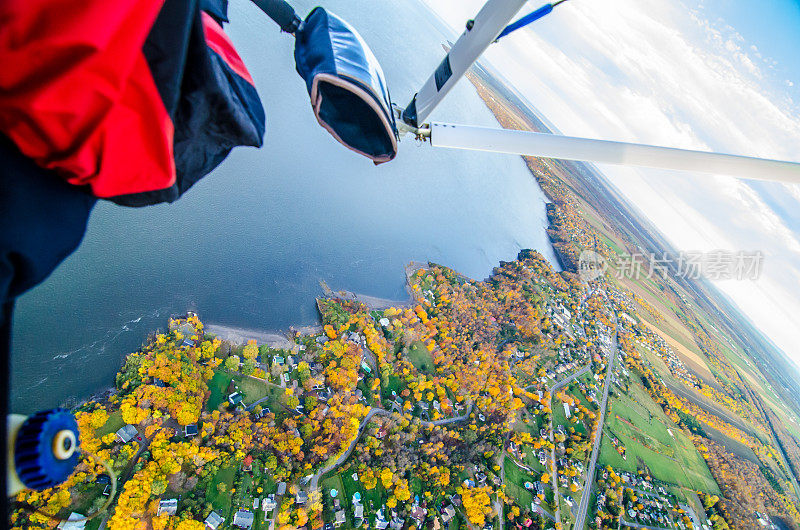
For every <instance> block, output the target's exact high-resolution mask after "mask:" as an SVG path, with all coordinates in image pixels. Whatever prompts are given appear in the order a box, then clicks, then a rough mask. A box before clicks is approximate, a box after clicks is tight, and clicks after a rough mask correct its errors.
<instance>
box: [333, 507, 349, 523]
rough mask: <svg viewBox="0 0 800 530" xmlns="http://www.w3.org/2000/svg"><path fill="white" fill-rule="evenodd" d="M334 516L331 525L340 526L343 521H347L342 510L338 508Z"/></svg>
mask: <svg viewBox="0 0 800 530" xmlns="http://www.w3.org/2000/svg"><path fill="white" fill-rule="evenodd" d="M335 517H336V518H335V519H334V521H333V526H336V527H339V526H342V525H343V524H344V523H345V521H347V518H346V517H345V515H344V510H341V509H340V510H339V511H338V512H336V515H335Z"/></svg>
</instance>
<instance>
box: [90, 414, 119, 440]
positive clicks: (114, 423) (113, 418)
mask: <svg viewBox="0 0 800 530" xmlns="http://www.w3.org/2000/svg"><path fill="white" fill-rule="evenodd" d="M123 425H125V421H123V419H122V412H121V411H119V410H117V411H115V412H112V413H111V414H109V415H108V419H107V420H106V422H105V423H104V424H103V426H102V427H100V428H99V429H97V430H96V431H95V432H94V434H95V436H97V437H98V438H102V437H103V436H105V435H106V434H111V433H112V432H117V431H118V430H120V429H121V428H122V426H123Z"/></svg>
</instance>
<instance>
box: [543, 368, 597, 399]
mask: <svg viewBox="0 0 800 530" xmlns="http://www.w3.org/2000/svg"><path fill="white" fill-rule="evenodd" d="M591 368H592V367H591V365H588V366H584V367H583V368H581V369H580V370H578V371H577V372H575V373H574V374H572V375H571V376H569V377H565V378H564V379H562V380H561V381H559V382H558V383H556V384H554V385H553V386H552V387H551V388H550V394H551V395H552V393H553V392H555V391H556V390H558V389H559V388H561V387H563V386H564V385H568V384H570V383H571V382H573V381H575V380H576V379H577V378H579V377H580V376H582V375H583V374H585V373H587V372H588V371H589V370H591Z"/></svg>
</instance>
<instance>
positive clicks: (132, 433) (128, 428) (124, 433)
mask: <svg viewBox="0 0 800 530" xmlns="http://www.w3.org/2000/svg"><path fill="white" fill-rule="evenodd" d="M138 434H139V431H137V430H136V426H135V425H125V426H124V427H122V428H121V429H120V430H118V431H117V434H116V436H115V439H116V440H117V441H118V442H122V443H124V444H126V443H128V442H130V441H131V440H133V439H134V438H135V437H136V436H137V435H138Z"/></svg>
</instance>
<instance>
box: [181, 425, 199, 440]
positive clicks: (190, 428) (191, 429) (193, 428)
mask: <svg viewBox="0 0 800 530" xmlns="http://www.w3.org/2000/svg"><path fill="white" fill-rule="evenodd" d="M183 432H184V434H185V435H186V436H187V437H189V436H197V433H198V432H200V431H199V430H198V429H197V424H196V423H192V424H191V425H187V426H186V427H184V429H183Z"/></svg>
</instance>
